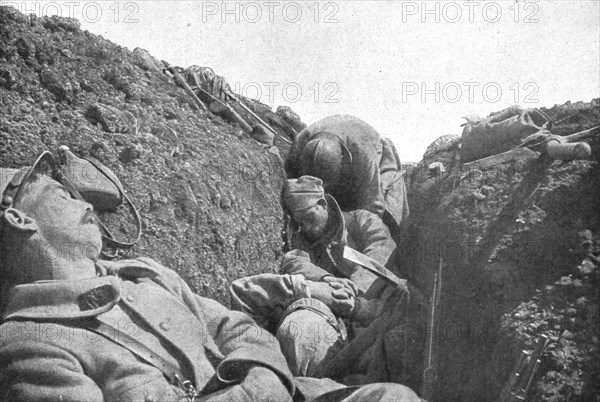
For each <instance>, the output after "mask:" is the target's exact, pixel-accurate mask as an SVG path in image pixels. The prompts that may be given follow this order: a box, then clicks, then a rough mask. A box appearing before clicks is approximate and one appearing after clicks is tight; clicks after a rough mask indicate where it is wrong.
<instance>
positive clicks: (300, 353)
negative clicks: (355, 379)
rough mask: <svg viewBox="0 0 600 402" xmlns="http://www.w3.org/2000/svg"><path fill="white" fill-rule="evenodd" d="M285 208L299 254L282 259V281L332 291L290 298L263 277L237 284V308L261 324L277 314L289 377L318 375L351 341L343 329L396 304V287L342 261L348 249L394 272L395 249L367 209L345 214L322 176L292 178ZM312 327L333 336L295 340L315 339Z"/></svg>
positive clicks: (279, 285)
mask: <svg viewBox="0 0 600 402" xmlns="http://www.w3.org/2000/svg"><path fill="white" fill-rule="evenodd" d="M283 203H284V209H285V210H286V211H287V212H288V213H289V214H290V215H291V216H292V220H293V226H294V227H293V228H292V229H291V231H293V232H294V235H293V236H292V247H293V248H294V250H292V251H290V252H288V253H287V254H286V255H285V256H284V258H283V262H282V267H281V272H282V274H284V275H283V276H286V275H289V276H292V277H295V276H301V277H302V278H304V279H305V280H306V281H307V282H308V284H309V286H308V288H309V290H310V289H312V286H311V285H310V284H313V283H326V284H328V285H329V286H330V287H331V288H332V289H335V292H333V294H332V297H328V298H324V297H322V293H319V294H318V295H316V296H315V295H314V294H313V295H311V296H309V297H308V298H307V299H304V300H295V299H294V298H290V297H289V296H288V295H289V294H290V291H289V290H286V288H285V286H284V285H283V283H282V278H281V277H278V276H277V275H270V274H262V275H255V276H251V277H247V278H242V279H238V280H236V281H234V283H233V284H232V288H231V292H232V299H233V303H232V306H233V307H234V308H237V309H239V310H241V311H244V312H246V313H248V314H250V315H251V316H253V317H254V318H255V319H256V320H257V321H259V322H260V323H262V324H264V317H265V316H267V317H275V321H276V323H277V324H278V327H277V328H276V330H275V332H276V333H277V337H278V339H279V340H280V343H281V345H282V349H283V352H284V355H285V356H286V359H287V361H288V364H289V366H290V368H291V370H292V373H294V375H314V374H315V373H318V372H319V369H320V367H321V365H322V364H323V362H324V361H325V360H326V359H328V358H331V357H332V356H334V355H336V353H337V352H339V351H340V349H341V348H343V347H344V346H345V345H346V344H347V342H346V341H347V338H348V334H347V331H346V328H345V326H346V324H350V325H352V326H354V327H355V328H354V329H353V330H354V332H355V333H356V332H358V331H360V330H361V328H365V327H367V326H368V325H369V324H370V323H371V322H372V321H373V320H375V319H376V318H377V317H378V316H380V315H382V314H383V312H384V311H385V310H386V309H389V308H390V307H391V306H393V305H396V304H397V302H399V300H398V298H397V297H396V296H397V293H395V292H396V289H395V288H393V287H390V286H386V281H384V280H383V279H382V278H380V277H378V276H376V275H375V274H374V273H372V272H370V271H369V270H367V269H365V268H364V267H362V266H360V265H357V264H356V263H355V262H352V261H349V260H347V259H346V258H344V256H343V248H344V247H351V248H352V249H354V250H355V251H357V252H358V253H362V254H363V255H365V256H367V257H368V258H371V259H373V260H375V261H376V262H378V263H379V264H381V265H387V266H388V267H389V268H393V261H394V257H393V256H394V253H395V252H396V244H395V243H394V241H393V240H392V238H391V236H390V232H389V230H388V228H387V227H386V225H385V224H384V223H383V222H382V221H381V219H380V218H379V217H378V216H377V215H375V214H373V213H371V212H369V211H365V210H355V211H351V212H342V211H341V210H340V208H339V206H338V204H337V202H336V200H335V199H334V198H333V197H332V196H331V195H329V194H325V192H324V189H323V183H322V181H321V179H319V178H316V177H313V176H302V177H300V178H298V179H289V180H287V183H286V185H285V187H284V190H283ZM309 293H310V292H309ZM313 293H314V292H313ZM314 299H317V300H314ZM292 302H293V304H292ZM273 310H275V312H273ZM270 324H272V323H270ZM313 327H318V328H330V330H329V331H328V336H314V337H313V336H298V334H311V333H312V334H314V331H313V332H311V328H313ZM270 329H271V330H273V328H272V327H271V328H270ZM326 332H327V331H326ZM321 335H323V334H321ZM377 375H378V374H376V373H369V377H370V379H376V380H379V381H381V380H382V379H381V378H378V377H377ZM385 380H388V379H385Z"/></svg>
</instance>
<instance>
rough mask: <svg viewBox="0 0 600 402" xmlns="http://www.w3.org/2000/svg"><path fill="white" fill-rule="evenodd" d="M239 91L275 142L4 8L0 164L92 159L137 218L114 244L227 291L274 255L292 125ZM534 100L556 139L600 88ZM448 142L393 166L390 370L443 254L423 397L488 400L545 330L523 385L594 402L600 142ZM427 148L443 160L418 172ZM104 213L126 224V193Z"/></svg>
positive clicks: (120, 228) (211, 291)
mask: <svg viewBox="0 0 600 402" xmlns="http://www.w3.org/2000/svg"><path fill="white" fill-rule="evenodd" d="M217 73H218V72H217ZM247 102H248V104H249V105H250V106H251V107H252V108H253V109H254V110H255V111H256V112H257V113H259V114H260V115H261V117H263V119H265V120H267V121H268V122H269V123H271V124H272V125H273V127H275V128H276V130H277V131H278V133H279V135H278V136H277V137H276V138H275V147H269V146H266V145H263V144H261V143H259V142H257V141H255V140H254V139H252V138H250V137H249V136H248V135H247V134H245V133H243V132H242V130H241V129H240V128H239V127H237V126H233V125H230V124H228V123H226V122H225V121H223V120H222V119H221V118H219V117H216V116H212V115H208V114H207V113H206V112H204V111H202V110H198V109H197V108H196V106H195V105H194V103H193V102H192V100H191V99H190V97H189V95H188V94H186V92H185V91H184V90H183V89H181V88H179V87H177V86H176V85H175V84H174V82H173V80H172V79H171V78H170V77H169V76H167V75H165V74H164V73H163V71H162V66H161V63H160V62H159V61H158V60H156V59H154V58H153V57H152V56H151V55H149V54H148V53H147V52H145V51H143V50H142V49H135V50H134V51H130V50H128V49H125V48H122V47H119V46H117V45H115V44H113V43H111V42H109V41H107V40H105V39H103V38H102V37H100V36H96V35H93V34H90V33H89V32H84V31H81V30H80V28H79V23H78V22H77V21H75V20H70V19H63V18H56V17H52V18H48V17H43V18H39V19H38V18H33V19H31V18H28V17H26V16H24V15H23V14H20V13H18V12H17V11H15V10H13V9H11V8H6V7H1V8H0V161H1V165H2V166H3V167H19V166H23V165H27V164H28V163H32V161H33V160H34V158H35V157H36V156H37V155H38V154H39V153H40V152H41V151H43V150H52V151H55V150H56V149H57V148H58V147H59V146H60V145H67V146H69V147H70V148H71V150H72V151H73V152H75V153H76V154H77V155H79V156H86V155H89V156H93V157H95V158H97V159H98V160H99V161H101V162H102V163H104V164H105V165H106V166H108V167H110V168H111V169H112V170H113V171H114V172H115V173H116V174H117V176H118V177H119V178H120V180H121V182H122V183H123V185H124V187H125V189H126V190H127V193H128V195H129V196H130V197H131V198H132V200H133V201H134V203H135V204H136V205H137V207H138V209H139V211H140V214H141V216H142V224H143V225H142V229H143V236H142V238H141V240H140V241H139V242H138V244H137V245H136V246H135V247H134V248H133V249H131V250H130V251H128V252H125V253H122V257H128V256H138V255H146V256H150V257H152V258H154V259H156V260H158V261H160V262H162V263H163V264H165V265H166V266H168V267H171V268H173V269H174V270H176V271H177V272H179V273H180V274H181V275H182V276H183V278H184V279H185V280H186V281H187V282H188V283H189V284H190V286H191V287H192V288H193V290H195V291H196V292H197V293H199V294H200V295H203V296H207V297H211V298H215V299H217V300H219V301H221V302H223V303H225V304H227V303H228V301H229V300H228V291H227V289H228V285H229V283H230V282H231V281H232V280H233V279H236V278H240V277H243V276H247V275H251V274H255V273H263V272H276V271H277V269H278V266H279V261H280V258H281V256H282V253H283V250H284V244H283V241H282V227H283V211H282V209H281V206H280V191H281V187H282V184H283V181H284V172H283V165H282V159H281V158H285V155H286V152H287V150H288V147H289V143H288V141H289V140H291V139H292V137H293V135H294V133H295V132H297V131H298V129H301V127H302V124H301V122H299V121H294V122H293V123H290V122H289V119H288V120H286V118H285V117H286V115H287V114H293V112H291V111H290V110H287V111H285V110H282V111H281V113H274V112H272V111H271V110H270V109H269V108H268V107H267V106H265V105H261V104H259V103H257V102H253V101H251V100H247ZM544 111H545V112H546V113H547V114H548V115H549V116H550V117H551V118H552V120H553V121H554V123H555V124H554V127H553V128H552V132H553V133H555V134H558V135H567V134H571V133H574V132H577V131H580V130H583V129H586V128H589V127H593V126H596V125H599V124H600V103H599V100H594V101H592V102H591V103H583V102H578V103H575V104H571V103H570V102H568V103H566V104H564V105H557V106H554V107H552V108H549V109H544ZM278 112H279V111H278ZM296 120H297V119H296ZM455 141H456V138H450V137H448V138H445V139H443V141H442V142H443V143H446V144H449V146H448V147H446V148H445V150H444V151H443V152H429V153H427V154H426V155H425V157H424V159H423V161H421V162H420V163H419V164H417V165H416V166H415V165H410V166H407V171H410V173H407V174H406V178H407V183H409V202H410V207H411V217H410V219H409V221H408V222H406V224H405V227H404V231H403V238H402V247H401V256H400V257H401V258H400V262H401V265H402V272H404V273H405V275H406V276H407V277H408V278H409V279H410V280H411V282H412V283H413V285H414V286H415V288H414V292H413V293H414V297H413V301H414V307H413V308H412V310H411V315H410V317H409V319H408V320H407V323H406V325H404V326H403V327H402V328H401V329H400V330H398V331H396V332H393V333H391V334H389V336H388V338H389V340H390V341H391V342H390V343H393V344H396V345H397V347H398V348H401V349H403V351H400V352H399V353H403V355H404V360H403V361H402V362H397V365H396V366H397V367H396V371H397V372H396V375H397V379H398V381H401V382H404V383H407V384H408V385H410V386H411V387H412V388H414V389H415V390H417V391H418V390H419V387H420V385H421V378H422V370H423V361H424V356H425V354H424V353H423V350H424V345H425V333H426V326H425V315H426V311H425V307H426V305H427V300H428V297H429V296H430V294H431V287H432V278H433V275H434V273H435V272H437V271H438V268H439V264H440V259H441V263H442V267H443V268H442V271H443V272H442V280H441V284H442V293H441V301H440V305H439V309H438V317H439V323H438V325H437V326H436V327H435V328H434V335H435V336H434V339H435V341H436V342H435V343H436V348H435V350H436V351H437V354H436V355H437V357H436V359H435V361H436V363H437V374H438V375H437V378H438V382H437V388H436V390H435V395H436V397H435V400H437V401H478V402H479V401H493V400H495V399H496V398H497V396H498V394H499V392H500V390H501V389H502V387H503V386H504V384H505V383H506V381H507V378H508V377H509V375H510V373H511V370H513V368H514V367H513V366H514V365H515V362H516V360H517V358H518V356H519V354H520V353H521V351H522V350H527V351H531V350H532V349H533V345H534V343H535V342H536V341H537V340H538V339H540V337H541V336H542V335H545V336H547V337H548V338H549V340H550V342H549V346H548V348H547V349H546V351H545V352H544V353H543V354H542V355H541V357H540V365H539V369H538V370H537V372H536V374H535V376H534V378H533V380H532V386H531V389H530V390H529V394H528V397H527V399H528V400H534V401H589V400H597V399H595V398H598V397H599V395H600V390H599V388H598V387H599V384H600V356H599V343H600V334H599V322H600V318H599V316H598V307H599V302H600V300H599V298H600V295H599V289H600V287H599V281H600V279H599V274H598V264H597V263H596V262H595V261H594V259H593V257H594V253H597V252H598V251H600V249H599V247H598V240H599V238H600V219H599V211H600V205H599V204H600V168H599V164H598V151H599V149H598V148H599V144H598V140H597V139H595V140H591V141H590V144H591V145H592V151H593V153H592V159H591V160H581V161H571V162H567V161H549V160H547V159H545V158H544V157H543V156H541V155H540V154H539V153H535V152H530V153H523V154H519V155H518V156H517V157H515V158H513V159H510V160H508V161H505V162H503V163H498V164H495V165H491V166H481V165H474V166H472V167H469V168H465V166H463V165H461V163H460V160H459V158H458V157H457V155H458V148H457V147H456V146H454V145H452V144H455ZM436 161H439V162H441V163H443V165H444V167H445V169H446V171H445V172H441V171H440V172H439V173H438V174H435V173H434V174H432V173H431V172H430V170H429V168H428V167H429V165H430V164H431V163H432V162H436ZM101 215H102V219H104V220H105V221H106V222H107V224H108V225H109V227H110V228H111V229H112V230H113V232H114V233H115V234H116V235H117V236H118V237H119V238H123V239H127V238H130V236H131V235H132V233H133V231H134V230H133V229H134V227H133V223H132V220H131V216H130V215H129V213H128V210H127V208H126V207H120V209H119V210H118V211H117V213H103V214H101ZM590 241H591V243H592V246H591V251H590V249H585V247H586V246H585V244H589V242H590ZM590 255H591V257H590ZM596 255H597V254H596ZM411 320H412V321H411ZM395 352H397V351H395Z"/></svg>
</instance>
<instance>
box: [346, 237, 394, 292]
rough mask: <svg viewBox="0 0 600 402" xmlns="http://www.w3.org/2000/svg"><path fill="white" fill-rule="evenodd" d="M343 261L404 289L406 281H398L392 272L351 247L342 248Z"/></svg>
mask: <svg viewBox="0 0 600 402" xmlns="http://www.w3.org/2000/svg"><path fill="white" fill-rule="evenodd" d="M343 256H344V259H345V260H348V261H350V262H353V263H355V264H358V265H360V266H361V267H363V268H365V269H366V270H368V271H370V272H372V273H374V274H375V275H377V276H378V277H380V278H383V279H385V280H387V281H388V282H391V283H393V284H394V285H396V286H397V287H399V288H402V289H406V279H400V278H398V277H397V276H396V274H394V273H393V272H392V271H390V270H389V269H387V268H386V267H384V266H383V265H381V264H380V263H378V262H377V261H375V260H374V259H372V258H371V257H369V256H367V255H364V254H363V253H360V252H358V251H356V250H355V249H353V248H352V247H348V246H344V254H343Z"/></svg>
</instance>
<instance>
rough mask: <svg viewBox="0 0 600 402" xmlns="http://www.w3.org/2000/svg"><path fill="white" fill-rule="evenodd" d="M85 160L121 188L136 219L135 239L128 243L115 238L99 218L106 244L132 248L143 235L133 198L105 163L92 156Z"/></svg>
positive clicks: (122, 195) (121, 192) (122, 194)
mask: <svg viewBox="0 0 600 402" xmlns="http://www.w3.org/2000/svg"><path fill="white" fill-rule="evenodd" d="M85 160H87V161H88V162H90V163H91V164H92V165H93V166H94V167H95V168H96V169H97V170H99V171H100V172H101V173H102V174H103V175H104V176H105V177H106V178H107V179H108V180H110V182H111V183H113V184H114V185H115V186H116V187H117V188H118V189H119V193H120V194H121V197H123V199H124V200H125V201H126V202H127V204H129V210H130V211H131V214H132V215H133V218H134V220H135V228H136V235H135V240H133V241H132V242H128V243H126V242H120V241H118V240H115V236H114V235H113V234H112V233H111V231H110V230H108V228H107V227H106V226H104V224H103V223H102V222H100V221H99V220H98V224H99V226H100V228H101V229H102V231H103V232H104V233H105V235H104V239H105V241H106V245H107V246H109V247H115V248H120V249H125V250H127V249H130V248H131V247H133V246H134V245H135V244H136V243H137V242H138V240H140V237H141V236H142V220H141V218H140V215H139V213H138V210H137V208H136V207H135V205H134V204H133V202H132V201H131V199H130V198H129V197H128V196H127V194H125V190H123V186H122V185H121V183H120V182H119V181H118V180H115V179H114V178H113V177H111V175H109V174H108V173H107V172H106V171H105V170H104V165H102V164H101V163H100V162H98V161H97V160H96V159H94V158H92V157H87V158H85ZM104 254H105V255H106V256H107V257H116V254H114V255H113V254H107V253H104Z"/></svg>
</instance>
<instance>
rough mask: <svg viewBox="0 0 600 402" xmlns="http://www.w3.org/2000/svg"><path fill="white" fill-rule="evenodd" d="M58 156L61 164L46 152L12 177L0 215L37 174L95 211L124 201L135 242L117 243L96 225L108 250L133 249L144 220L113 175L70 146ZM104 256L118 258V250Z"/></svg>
mask: <svg viewBox="0 0 600 402" xmlns="http://www.w3.org/2000/svg"><path fill="white" fill-rule="evenodd" d="M58 154H59V158H60V159H59V161H57V160H56V158H55V157H54V155H53V154H52V152H50V151H44V152H42V153H41V154H40V156H38V157H37V159H36V160H35V162H34V163H33V165H32V166H31V167H30V168H29V169H25V168H22V169H20V170H19V171H18V172H17V173H16V174H15V175H14V176H13V177H12V179H11V181H10V183H8V185H7V186H6V189H5V190H4V192H3V194H2V201H1V203H0V214H2V213H4V211H6V210H7V209H8V208H12V207H14V206H15V205H17V202H18V201H19V197H20V195H21V191H22V189H23V188H24V187H25V184H26V183H27V182H28V181H29V179H30V178H31V177H32V176H33V175H34V174H42V175H45V176H48V177H50V178H51V179H53V180H55V181H57V182H58V183H60V184H61V185H62V186H63V187H64V188H65V189H66V190H67V191H68V192H69V193H70V194H71V196H73V198H75V199H77V200H80V201H84V202H88V203H90V204H91V205H92V206H93V207H94V209H96V210H110V209H116V207H118V206H119V205H120V204H121V203H122V201H123V200H125V201H126V202H127V204H128V205H129V208H130V212H131V214H132V215H133V217H134V220H135V225H136V235H135V239H134V240H133V241H132V242H121V241H118V240H116V239H115V237H114V235H113V234H112V233H111V232H110V230H108V228H106V226H105V225H104V224H103V223H102V222H101V221H100V220H97V222H98V226H99V227H100V230H101V232H102V238H103V243H104V246H105V247H107V248H112V249H129V248H131V247H132V246H133V245H134V244H135V243H137V241H138V240H139V239H140V236H141V228H142V225H141V219H140V216H139V213H138V211H137V209H136V208H135V205H134V204H133V202H132V201H131V199H130V198H129V197H128V196H127V194H125V191H124V190H123V186H122V185H121V183H120V182H119V180H118V179H117V177H116V176H115V175H114V173H113V172H112V171H111V170H110V169H109V168H107V167H106V166H104V165H103V164H102V163H100V162H99V161H97V160H95V159H93V158H85V159H80V158H77V157H76V156H75V155H73V153H71V152H70V151H69V148H68V147H65V146H61V147H60V148H59V151H58ZM90 168H91V170H92V171H93V172H94V173H95V174H96V178H94V180H90V177H86V176H89V172H90ZM67 176H68V177H69V178H70V180H69V178H67ZM107 183H108V184H107ZM113 185H114V186H113ZM82 193H83V195H82ZM107 200H108V201H107ZM103 254H104V255H105V256H107V257H115V256H116V255H117V253H116V250H115V251H114V252H113V253H108V252H106V251H103Z"/></svg>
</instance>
